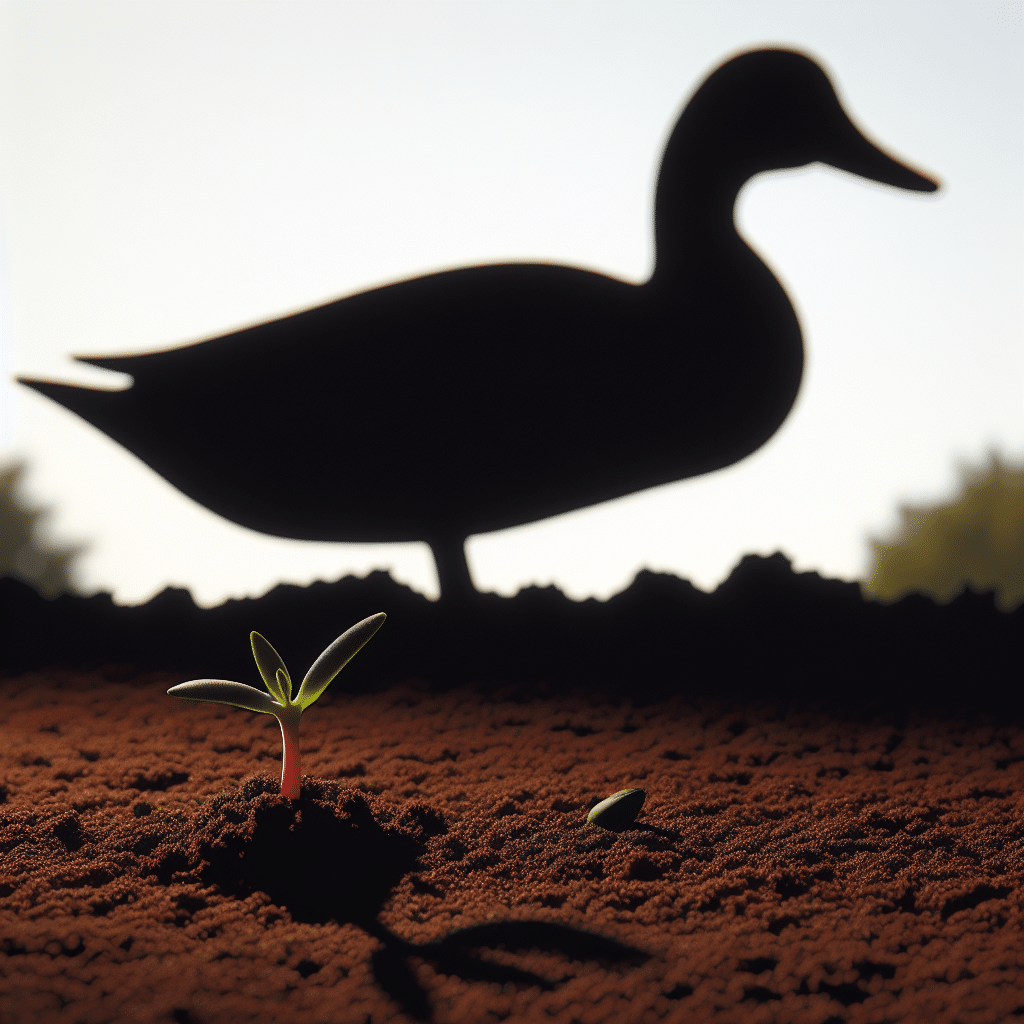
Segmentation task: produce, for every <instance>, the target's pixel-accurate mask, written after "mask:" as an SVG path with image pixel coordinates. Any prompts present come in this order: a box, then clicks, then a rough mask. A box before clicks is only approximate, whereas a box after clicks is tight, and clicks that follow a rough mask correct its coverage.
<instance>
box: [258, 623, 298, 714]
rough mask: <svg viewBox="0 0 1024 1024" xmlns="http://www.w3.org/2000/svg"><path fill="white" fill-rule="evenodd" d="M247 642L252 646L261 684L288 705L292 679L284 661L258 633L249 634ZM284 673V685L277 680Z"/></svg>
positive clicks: (290, 698) (290, 696) (290, 697)
mask: <svg viewBox="0 0 1024 1024" xmlns="http://www.w3.org/2000/svg"><path fill="white" fill-rule="evenodd" d="M249 642H250V643H251V644H252V656H253V657H254V658H255V659H256V667H257V668H258V669H259V670H260V675H261V676H263V682H265V683H266V684H267V689H268V690H269V691H270V692H271V693H272V694H273V695H274V696H275V697H276V698H277V699H278V701H280V703H282V704H290V703H291V700H292V677H291V676H290V675H288V669H287V668H285V664H284V659H283V658H282V657H281V655H280V654H278V653H277V651H275V650H274V648H273V647H271V646H270V643H269V642H268V641H267V640H264V639H263V637H262V636H260V634H259V633H250V634H249ZM281 672H283V673H284V683H282V682H281V680H280V678H279V673H281Z"/></svg>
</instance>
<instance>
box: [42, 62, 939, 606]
mask: <svg viewBox="0 0 1024 1024" xmlns="http://www.w3.org/2000/svg"><path fill="white" fill-rule="evenodd" d="M815 161H819V162H822V163H825V164H829V165H831V166H832V167H835V168H838V169H840V170H842V171H846V172H848V173H851V174H856V175H860V176H862V177H865V178H868V179H871V180H873V181H877V182H881V183H883V184H886V185H889V186H893V187H896V188H901V189H909V190H911V191H915V192H932V191H934V190H935V189H936V188H937V185H936V184H935V183H934V182H933V181H931V180H930V179H928V178H926V177H923V176H922V175H920V174H917V173H916V172H914V171H912V170H910V169H909V168H907V167H905V166H904V165H903V164H901V163H899V162H897V161H896V160H893V159H892V158H891V157H889V156H887V155H886V154H884V153H883V152H882V151H881V150H880V149H879V148H877V147H876V146H875V145H874V144H873V143H871V142H869V141H868V139H867V138H865V136H864V135H862V134H861V132H860V131H859V130H858V129H857V128H856V127H855V126H854V124H853V123H852V121H851V120H850V119H849V117H848V115H847V114H846V112H845V111H844V110H843V108H842V106H841V105H840V103H839V100H838V98H837V97H836V94H835V92H834V90H833V87H832V84H831V83H830V82H829V80H828V78H827V76H826V75H825V73H824V72H823V71H822V69H821V68H820V67H819V66H818V65H817V64H816V63H814V61H812V60H810V59H809V58H807V57H806V56H803V55H801V54H798V53H793V52H790V51H786V50H759V51H755V52H752V53H747V54H743V55H740V56H738V57H734V58H732V59H731V60H729V61H727V62H726V63H725V64H723V65H722V66H721V67H720V68H718V69H717V70H716V71H714V72H713V73H712V74H711V75H710V76H709V77H708V78H707V79H706V80H705V81H704V83H703V84H702V85H701V86H700V88H699V89H698V90H697V92H696V93H695V94H694V95H693V97H692V98H691V100H690V102H689V103H688V105H687V106H686V108H685V110H684V111H683V113H682V115H681V117H680V118H679V121H678V123H677V125H676V126H675V129H674V131H673V132H672V133H671V136H670V138H669V140H668V143H667V145H666V148H665V151H664V154H663V159H662V165H661V170H660V173H659V177H658V185H657V193H656V198H655V209H654V230H655V254H656V261H655V267H654V271H653V274H652V276H651V278H650V280H648V281H646V282H645V283H643V284H640V285H635V284H630V283H626V282H623V281H618V280H615V279H613V278H611V277H607V276H604V275H602V274H596V273H591V272H588V271H585V270H580V269H575V268H572V267H563V266H553V265H533V264H503V265H497V266H484V267H469V268H465V269H460V270H454V271H449V272H446V273H438V274H432V275H429V276H426V277H421V278H417V279H415V280H410V281H405V282H401V283H398V284H392V285H388V286H386V287H383V288H378V289H375V290H373V291H368V292H364V293H362V294H358V295H353V296H350V297H347V298H343V299H340V300H338V301H336V302H332V303H329V304H327V305H324V306H321V307H319V308H316V309H311V310H308V311H306V312H303V313H299V314H296V315H294V316H289V317H286V318H284V319H281V320H276V321H273V322H270V323H262V324H259V325H257V326H255V327H250V328H248V329H246V330H241V331H237V332H235V333H232V334H229V335H225V336H224V337H220V338H215V339H213V340H210V341H204V342H202V343H199V344H195V345H190V346H187V347H183V348H177V349H173V350H170V351H164V352H157V353H149V354H144V355H135V356H118V357H88V358H86V357H80V358H83V361H85V362H89V363H91V364H93V365H95V366H99V367H104V368H107V369H110V370H117V371H120V372H123V373H127V374H130V375H131V376H132V378H133V380H134V383H133V385H132V386H131V387H130V388H128V389H127V390H124V391H99V390H94V389H88V388H79V387H72V386H69V385H62V384H56V383H49V382H44V381H35V380H23V383H25V384H27V385H29V386H30V387H32V388H34V389H35V390H36V391H38V392H40V393H41V394H44V395H47V396H48V397H50V398H51V399H53V400H54V401H56V402H58V403H60V404H61V405H63V406H65V407H66V408H68V409H70V410H72V411H73V412H75V413H77V414H78V415H79V416H81V417H83V418H84V419H85V420H87V421H88V422H90V423H92V424H93V425H94V426H96V427H97V428H99V429H100V430H102V431H104V432H105V433H107V434H108V435H109V436H110V437H112V438H113V439H114V440H116V441H118V442H119V443H120V444H122V445H124V446H125V447H126V448H127V449H128V450H130V451H132V452H134V453H135V454H136V455H137V456H138V457H139V458H140V459H142V460H143V461H144V462H145V463H147V464H148V465H149V466H151V467H152V468H153V469H154V470H155V471H156V472H157V473H159V474H160V475H161V476H163V477H165V478H166V479H167V480H169V481H170V482H171V483H172V484H174V485H175V486H176V487H178V488H179V489H180V490H182V491H183V492H184V493H185V494H187V495H188V496H189V497H191V498H193V499H194V500H195V501H198V502H199V503H200V504H202V505H205V506H206V507H207V508H210V509H212V510H213V511H214V512H216V513H218V514H219V515H221V516H224V517H225V518H227V519H229V520H231V521H233V522H236V523H239V524H241V525H242V526H246V527H249V528H250V529H254V530H259V531H261V532H264V533H268V534H274V535H277V536H281V537H293V538H298V539H302V540H329V541H350V542H379V541H418V540H426V541H427V542H429V543H430V545H431V547H432V549H433V551H434V554H435V558H436V560H437V563H438V575H439V577H440V579H441V588H442V593H443V594H444V597H445V599H446V600H449V599H456V600H465V599H467V598H469V597H471V596H472V595H473V594H474V590H473V585H472V582H471V579H470V575H469V572H468V570H467V568H466V564H465V558H464V553H463V542H464V539H465V538H466V537H467V536H468V535H469V534H471V533H483V532H489V531H494V530H501V529H505V528H507V527H511V526H516V525H519V524H522V523H527V522H532V521H535V520H538V519H543V518H546V517H549V516H553V515H556V514H559V513H564V512H568V511H571V510H572V509H576V508H580V507H583V506H587V505H593V504H595V503H597V502H601V501H606V500H609V499H612V498H617V497H620V496H622V495H625V494H630V493H632V492H634V491H638V490H641V489H643V488H648V487H653V486H655V485H659V484H666V483H670V482H672V481H676V480H681V479H683V478H686V477H690V476H693V475H696V474H701V473H707V472H710V471H712V470H715V469H719V468H722V467H724V466H728V465H731V464H732V463H734V462H736V461H737V460H739V459H742V458H743V457H744V456H746V455H749V454H750V453H751V452H753V451H755V450H756V449H757V448H759V447H760V446H761V445H762V444H764V443H765V442H766V441H767V440H768V439H769V438H770V437H771V436H772V435H773V434H774V433H775V431H776V430H777V429H778V428H779V426H780V425H781V424H782V422H783V421H784V420H785V418H786V416H787V415H788V414H789V410H790V408H791V407H792V405H793V401H794V399H795V398H796V394H797V391H798V388H799V386H800V379H801V375H802V371H803V344H802V339H801V334H800V326H799V324H798V322H797V318H796V315H795V313H794V311H793V308H792V306H791V304H790V301H789V299H788V298H787V296H786V294H785V292H784V291H783V289H782V286H781V285H780V284H779V282H778V281H777V280H776V279H775V277H774V276H773V275H772V273H771V271H770V270H769V269H768V267H766V266H765V264H764V263H763V262H762V261H761V260H760V259H759V258H758V256H757V255H756V254H755V253H754V252H753V251H752V250H751V249H750V248H749V247H748V246H747V244H746V243H745V242H744V241H743V239H742V238H741V237H740V235H739V234H738V232H737V230H736V226H735V223H734V220H733V207H734V205H735V202H736V197H737V195H738V193H739V191H740V189H741V188H742V187H743V185H744V184H745V183H746V182H747V181H748V180H749V179H750V178H751V177H753V176H754V175H756V174H759V173H761V172H764V171H771V170H775V169H781V168H791V167H799V166H804V165H807V164H810V163H812V162H815ZM199 410H201V412H199Z"/></svg>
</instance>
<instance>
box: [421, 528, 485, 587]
mask: <svg viewBox="0 0 1024 1024" xmlns="http://www.w3.org/2000/svg"><path fill="white" fill-rule="evenodd" d="M427 543H428V544H429V545H430V550H431V553H432V554H433V556H434V564H435V565H436V567H437V582H438V583H439V584H440V586H441V600H442V601H444V602H445V604H450V603H452V602H455V601H458V602H460V603H461V602H465V601H471V600H473V598H475V597H476V596H477V594H478V591H477V589H476V587H475V586H473V578H472V576H470V574H469V565H468V564H467V562H466V540H465V538H464V537H444V538H437V537H435V538H433V539H431V540H428V541H427Z"/></svg>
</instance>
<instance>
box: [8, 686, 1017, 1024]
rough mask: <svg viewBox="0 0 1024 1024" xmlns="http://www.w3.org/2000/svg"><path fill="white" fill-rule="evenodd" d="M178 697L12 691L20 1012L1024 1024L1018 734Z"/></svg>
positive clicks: (385, 699) (391, 692)
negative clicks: (294, 740) (298, 717)
mask: <svg viewBox="0 0 1024 1024" xmlns="http://www.w3.org/2000/svg"><path fill="white" fill-rule="evenodd" d="M180 681H181V676H180V675H171V674H162V675H157V674H150V675H147V676H141V677H136V678H135V679H132V680H128V681H111V680H109V679H105V678H104V677H103V676H102V675H101V674H98V673H93V674H85V673H76V672H71V671H50V672H42V673H32V674H26V675H23V676H21V677H18V678H14V679H7V680H3V681H2V682H0V695H2V698H3V704H2V706H3V709H4V710H3V713H2V719H3V726H4V737H5V742H4V744H3V747H2V752H0V782H2V783H3V789H2V794H3V803H2V805H0V851H2V860H0V951H2V955H0V972H2V973H0V1021H2V1022H4V1024H21V1022H23V1021H24V1022H28V1021H45V1022H50V1021H54V1022H57V1021H66V1022H68V1024H100V1022H106V1021H117V1022H120V1021H140V1022H154V1024H155V1022H160V1024H173V1022H177V1024H182V1022H185V1024H221V1022H234V1021H239V1022H241V1021H246V1022H248V1021H253V1022H272V1021H288V1022H295V1024H304V1022H311V1024H312V1022H323V1024H327V1022H330V1024H347V1022H353V1024H355V1022H358V1024H364V1022H367V1021H370V1022H373V1024H379V1022H384V1021H396V1022H403V1021H411V1020H430V1021H435V1022H437V1024H442V1022H466V1024H477V1022H485V1021H498V1020H513V1021H544V1022H551V1021H564V1022H566V1024H569V1022H576V1021H578V1022H587V1024H592V1022H599V1021H601V1022H611V1021H616V1022H647V1021H666V1022H668V1021H678V1022H682V1021H687V1022H690V1021H705V1020H707V1021H711V1020H714V1021H723V1022H725V1021H729V1022H737V1021H758V1022H773V1021H778V1022H783V1021H785V1022H794V1024H796V1022H801V1024H825V1022H840V1021H850V1022H879V1024H881V1022H896V1021H907V1022H922V1021H929V1022H935V1024H943V1022H949V1024H954V1022H961V1024H981V1022H989V1021H991V1022H999V1021H1014V1020H1021V1019H1022V1018H1024V935H1022V930H1024V786H1022V783H1024V729H1022V724H1021V723H1020V722H1019V721H1012V722H1008V721H1006V720H993V719H991V718H986V717H984V716H981V715H978V716H974V717H973V718H972V719H970V720H964V719H952V718H948V717H947V718H945V719H942V718H936V717H915V716H913V715H911V716H909V717H905V718H902V719H898V718H897V719H886V718H885V717H884V716H883V717H876V718H873V719H871V720H857V719H856V718H842V717H839V716H837V715H835V714H824V713H821V712H814V711H809V710H803V711H801V710H796V709H794V708H789V709H787V708H785V707H781V706H776V707H773V706H770V705H768V704H764V705H760V706H755V705H753V704H751V703H747V704H744V705H742V706H736V705H735V704H726V703H717V704H716V703H713V702H697V703H694V702H689V703H687V702H685V701H683V700H681V699H673V700H669V701H665V702H661V703H657V704H650V705H647V706H644V707H634V706H632V705H631V704H630V703H629V702H627V701H622V700H614V701H612V700H607V699H602V698H600V697H599V696H594V695H589V696H588V695H582V694H579V693H577V694H575V695H571V696H566V695H556V696H552V697H545V696H544V694H543V692H539V691H537V690H536V689H535V690H533V691H531V692H529V693H527V692H525V691H522V690H515V689H512V688H508V689H506V690H505V691H501V692H494V691H491V692H478V691H474V690H472V689H465V688H463V689H456V690H452V691H449V692H443V693H431V692H425V690H424V689H422V688H421V689H417V688H414V687H409V686H398V687H391V688H389V689H388V690H386V691H384V692H382V693H377V694H363V695H356V696H353V695H351V694H346V693H345V692H344V691H341V690H339V691H338V692H334V693H332V692H331V691H330V690H328V692H327V693H326V694H325V695H324V697H322V698H321V700H320V701H319V702H318V703H317V704H316V705H315V706H314V707H312V708H311V709H310V710H309V711H308V712H307V713H306V715H305V716H304V718H303V724H302V732H301V745H302V754H303V771H304V774H305V779H304V783H303V796H302V799H301V800H300V801H297V802H289V801H285V800H282V798H280V797H279V796H278V795H277V793H276V790H277V781H278V775H279V771H280V762H279V759H280V754H281V745H280V733H279V730H278V726H277V723H276V721H275V720H274V719H272V718H271V717H269V716H265V715H258V714H254V713H250V712H245V711H241V710H237V709H234V708H229V707H224V706H214V705H188V704H183V703H180V702H178V701H175V700H174V699H173V698H170V697H167V696H166V695H165V690H166V689H167V687H169V686H171V685H173V684H174V683H177V682H180ZM632 786H637V787H640V788H642V789H644V790H645V791H646V793H647V802H646V805H645V807H644V809H643V811H642V812H641V815H640V817H639V818H638V820H637V822H636V826H635V827H634V828H631V829H628V830H626V831H623V832H621V833H612V832H608V831H604V830H602V829H600V828H598V827H597V826H595V825H590V824H588V823H587V821H586V815H587V811H588V808H590V807H592V806H593V805H594V804H596V803H597V802H598V801H599V800H600V799H602V798H603V797H606V796H608V795H609V794H610V793H612V792H614V791H616V790H619V789H623V788H626V787H632Z"/></svg>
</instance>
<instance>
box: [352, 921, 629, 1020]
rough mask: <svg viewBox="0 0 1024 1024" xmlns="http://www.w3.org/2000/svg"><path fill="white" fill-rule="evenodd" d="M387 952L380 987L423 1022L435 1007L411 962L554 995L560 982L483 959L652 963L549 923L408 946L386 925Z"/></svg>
mask: <svg viewBox="0 0 1024 1024" xmlns="http://www.w3.org/2000/svg"><path fill="white" fill-rule="evenodd" d="M372 933H373V935H374V936H375V937H376V938H377V939H379V940H380V941H381V943H382V944H383V945H382V948H381V949H379V950H377V952H376V953H374V956H373V969H374V974H375V976H376V978H377V982H378V984H380V986H381V988H383V989H384V991H386V992H387V993H388V995H389V996H391V998H392V999H394V1000H395V1001H396V1002H397V1003H399V1005H400V1006H401V1007H402V1009H403V1010H404V1011H405V1012H406V1013H408V1014H409V1015H410V1016H412V1017H416V1018H417V1019H419V1020H429V1019H430V1005H429V1002H428V1000H427V997H426V993H425V992H424V991H423V987H422V986H421V985H420V984H419V982H418V981H417V980H416V977H415V975H414V974H413V971H412V970H411V968H410V966H409V958H414V959H420V960H423V961H425V962H426V963H428V964H430V965H431V967H433V968H434V970H436V971H437V972H438V973H440V974H448V975H451V974H454V975H457V976H458V977H460V978H464V979H465V980H467V981H485V982H497V983H498V984H499V985H506V984H510V983H511V984H514V985H525V986H535V987H537V988H541V989H544V990H546V991H550V990H551V989H554V988H556V987H557V985H558V983H559V981H562V980H564V978H560V979H557V980H551V979H549V978H544V977H542V976H541V975H539V974H535V973H534V972H532V971H527V970H523V969H521V968H519V967H514V966H512V965H510V964H502V963H497V962H495V961H493V960H488V959H486V958H484V957H482V956H481V955H480V953H481V951H482V950H486V949H491V950H506V951H508V952H510V953H519V952H525V951H529V950H538V951H539V952H542V953H552V954H556V955H558V956H560V957H565V958H568V959H570V960H580V961H584V962H588V961H589V962H598V963H602V964H605V965H608V966H610V965H612V964H630V965H638V964H641V963H643V962H644V961H645V960H647V959H648V957H649V954H647V953H645V952H644V951H643V950H640V949H636V948H634V947H633V946H628V945H626V944H625V943H622V942H618V941H616V940H615V939H608V938H605V937H604V936H602V935H597V934H595V933H593V932H585V931H580V930H579V929H576V928H569V927H567V926H566V925H560V924H553V923H551V922H548V921H503V922H499V923H496V924H487V925H475V926H471V927H468V928H461V929H459V930H458V931H455V932H452V933H451V934H450V935H448V936H446V937H445V938H444V939H442V940H441V941H440V942H430V943H413V942H406V941H405V940H404V939H402V938H399V937H398V936H397V935H395V934H394V933H393V932H391V931H389V930H388V929H387V928H385V927H383V926H382V925H378V926H377V927H376V928H375V929H372Z"/></svg>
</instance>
